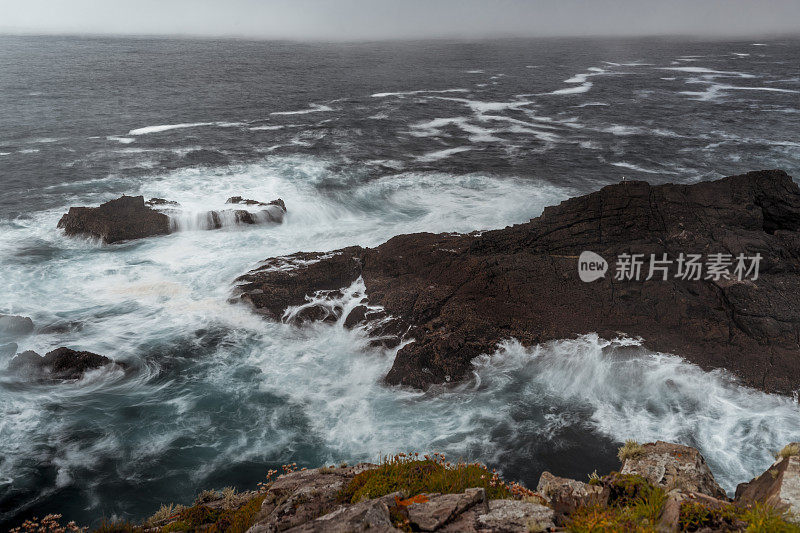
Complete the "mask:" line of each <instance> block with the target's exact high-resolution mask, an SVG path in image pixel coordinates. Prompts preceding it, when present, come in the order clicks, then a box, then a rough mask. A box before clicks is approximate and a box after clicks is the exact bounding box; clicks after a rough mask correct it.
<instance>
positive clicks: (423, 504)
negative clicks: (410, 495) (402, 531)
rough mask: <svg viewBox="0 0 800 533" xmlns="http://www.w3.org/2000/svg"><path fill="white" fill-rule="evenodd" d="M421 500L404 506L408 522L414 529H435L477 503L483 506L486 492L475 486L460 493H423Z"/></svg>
mask: <svg viewBox="0 0 800 533" xmlns="http://www.w3.org/2000/svg"><path fill="white" fill-rule="evenodd" d="M422 500H423V501H420V502H419V503H411V504H410V505H408V506H405V510H406V513H407V516H408V521H409V524H410V526H411V527H412V528H413V529H414V531H437V530H438V529H439V528H441V527H442V526H444V525H445V524H448V523H450V522H452V521H454V520H455V519H456V518H457V517H458V516H459V515H461V514H462V513H463V512H464V511H466V510H468V509H470V508H472V507H475V506H478V505H482V506H483V507H485V506H486V492H485V491H484V490H483V489H481V488H475V489H467V490H466V491H464V492H463V493H461V494H425V495H424V498H422ZM484 512H485V510H484Z"/></svg>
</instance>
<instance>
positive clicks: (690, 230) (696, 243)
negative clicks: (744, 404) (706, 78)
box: [234, 170, 800, 394]
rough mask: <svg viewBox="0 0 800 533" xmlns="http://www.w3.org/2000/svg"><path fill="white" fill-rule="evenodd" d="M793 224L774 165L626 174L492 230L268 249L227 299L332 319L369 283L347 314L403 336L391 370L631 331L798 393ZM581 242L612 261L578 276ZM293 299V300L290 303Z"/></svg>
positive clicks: (423, 382) (423, 369) (437, 369)
mask: <svg viewBox="0 0 800 533" xmlns="http://www.w3.org/2000/svg"><path fill="white" fill-rule="evenodd" d="M798 229H800V189H798V186H797V184H796V183H794V182H793V181H792V178H791V177H790V176H789V175H787V174H786V173H785V172H782V171H779V170H765V171H757V172H749V173H747V174H742V175H738V176H730V177H727V178H723V179H719V180H716V181H712V182H701V183H696V184H692V185H676V184H666V185H658V186H653V185H650V184H648V183H646V182H641V181H628V182H622V183H619V184H616V185H609V186H607V187H604V188H602V189H601V190H599V191H597V192H594V193H591V194H587V195H585V196H580V197H577V198H571V199H569V200H566V201H564V202H562V203H561V204H560V205H557V206H553V207H548V208H546V209H545V210H544V212H543V213H542V215H541V216H540V217H538V218H535V219H533V220H531V221H530V222H527V223H524V224H518V225H515V226H510V227H507V228H504V229H500V230H495V231H486V232H474V233H470V234H466V235H465V234H438V235H436V234H430V233H418V234H413V235H399V236H397V237H394V238H392V239H391V240H389V241H387V242H386V243H384V244H382V245H380V246H377V247H375V248H362V247H358V246H355V247H349V248H343V249H340V250H333V251H324V252H305V253H297V254H294V255H290V256H286V257H277V258H270V259H266V260H265V261H263V262H262V264H261V265H260V266H259V267H258V268H256V269H254V270H252V271H250V272H249V273H247V274H245V275H243V276H241V277H240V278H239V279H237V280H236V283H237V286H236V288H235V291H234V292H235V294H234V300H235V301H242V302H246V303H247V304H249V305H251V306H252V307H253V309H255V310H256V311H257V312H259V313H261V314H263V315H265V316H266V317H268V318H271V319H275V320H281V319H284V320H285V319H286V317H291V319H292V320H295V321H299V322H303V321H307V320H336V319H337V318H338V317H339V315H340V314H341V312H342V311H343V310H342V309H341V308H336V307H335V306H334V307H333V308H331V306H330V305H326V304H325V302H324V300H325V299H326V298H329V299H331V300H333V299H335V298H336V297H338V296H339V295H340V294H341V292H340V291H341V289H342V288H345V287H347V286H348V285H350V284H351V283H354V282H356V281H357V280H362V281H363V283H364V285H365V287H366V295H367V298H366V299H365V300H364V302H362V303H363V305H361V306H358V307H356V308H355V309H354V310H353V311H352V312H351V313H350V315H349V316H347V317H346V324H347V325H348V326H350V327H356V326H358V327H363V328H364V329H365V330H366V331H367V332H368V333H369V334H370V335H371V336H372V337H373V338H375V339H376V341H378V342H381V343H383V344H388V345H397V344H399V343H400V342H401V341H413V342H410V343H407V344H405V345H404V346H403V347H402V348H401V349H400V350H399V352H398V353H397V356H396V359H395V361H394V365H393V367H392V368H391V370H390V371H389V373H388V375H387V376H386V381H387V383H389V384H392V385H405V386H410V387H415V388H420V389H425V388H428V387H430V386H431V385H434V384H443V383H448V382H455V381H459V380H463V379H466V378H468V377H469V376H470V375H471V369H472V366H471V361H472V359H473V358H474V357H476V356H478V355H480V354H482V353H491V352H492V351H493V350H494V349H495V347H496V346H497V344H498V343H499V342H501V341H503V340H506V339H509V338H515V339H517V340H519V341H520V342H521V343H523V344H524V345H534V344H538V343H543V342H547V341H550V340H556V339H563V338H573V337H575V336H576V335H580V334H584V333H590V332H596V333H598V334H599V335H601V336H603V337H606V338H614V337H618V336H620V335H626V336H629V337H634V338H635V337H640V338H642V339H643V341H644V344H645V346H647V347H648V348H650V349H653V350H657V351H663V352H670V353H675V354H678V355H680V356H682V357H685V358H686V359H688V360H689V361H692V362H694V363H696V364H698V365H700V366H701V367H703V368H704V369H707V370H710V369H715V368H724V369H726V370H728V371H730V372H732V373H733V374H735V375H736V376H738V377H739V378H741V380H742V381H743V382H744V383H745V384H747V385H749V386H751V387H755V388H758V389H761V390H764V391H767V392H777V393H782V394H792V393H793V391H795V390H796V389H797V388H798V385H799V384H800V357H798V354H800V302H798V300H797V299H796V298H793V297H792V295H794V294H797V293H798V292H800V262H798V259H800V232H798ZM584 251H591V252H594V253H596V254H598V255H599V256H601V257H602V258H604V259H605V260H606V261H608V262H610V263H611V266H610V267H609V272H607V273H606V275H605V277H602V278H600V279H598V280H596V281H594V282H591V283H585V282H583V281H581V279H580V278H579V275H578V259H579V257H580V254H581V253H582V252H584ZM626 254H627V256H640V257H643V258H648V259H650V258H651V257H653V258H662V257H668V258H671V260H672V265H671V266H670V270H669V272H668V273H669V277H668V279H662V278H661V277H654V278H653V279H650V280H646V279H645V276H646V275H647V274H648V272H647V262H645V264H644V265H642V266H641V269H642V275H641V277H640V278H639V279H621V280H619V279H616V276H615V275H614V271H613V268H614V264H613V260H614V258H620V257H624V256H626ZM681 254H683V255H684V256H688V255H690V254H697V255H701V254H702V255H703V257H714V256H715V254H721V255H722V256H724V257H726V258H730V260H731V261H734V260H735V258H737V257H739V256H742V257H744V256H746V257H756V256H758V257H759V258H760V265H759V267H760V270H759V272H758V276H757V279H750V278H745V279H737V278H736V277H733V276H727V277H718V278H716V279H714V278H713V277H712V278H711V279H709V278H707V277H706V274H705V273H703V274H702V277H701V278H700V279H691V278H690V279H681V278H679V277H678V276H677V275H676V274H677V271H676V269H677V268H679V267H678V265H677V261H676V259H677V258H679V257H681ZM664 277H667V276H666V274H665V275H664ZM311 296H314V300H315V301H317V302H318V304H317V306H316V307H317V308H316V309H315V308H314V306H311V305H309V302H310V301H311ZM298 306H303V309H302V313H301V314H299V315H298V314H297V313H288V312H287V311H288V310H290V309H292V308H297V307H298ZM298 318H299V319H300V320H297V319H298Z"/></svg>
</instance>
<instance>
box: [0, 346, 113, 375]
mask: <svg viewBox="0 0 800 533" xmlns="http://www.w3.org/2000/svg"><path fill="white" fill-rule="evenodd" d="M112 364H115V365H118V366H120V367H121V368H124V366H123V365H122V364H120V363H115V362H114V361H112V360H111V359H109V358H108V357H105V356H103V355H99V354H96V353H92V352H80V351H76V350H71V349H69V348H64V347H62V348H56V349H55V350H53V351H51V352H48V353H47V354H46V355H45V356H44V357H42V356H41V355H39V354H38V353H36V352H33V351H26V352H22V353H21V354H19V355H17V356H16V357H14V359H12V360H11V362H10V363H9V364H8V370H9V371H10V372H13V373H15V374H17V375H19V376H22V377H25V378H28V379H44V380H73V379H80V378H81V377H83V375H84V374H85V373H86V372H88V371H90V370H95V369H97V368H101V367H104V366H106V365H112Z"/></svg>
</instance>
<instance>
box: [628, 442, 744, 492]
mask: <svg viewBox="0 0 800 533" xmlns="http://www.w3.org/2000/svg"><path fill="white" fill-rule="evenodd" d="M620 472H621V473H622V474H635V475H638V476H641V477H643V478H644V479H646V480H647V481H649V482H650V483H652V484H653V485H655V486H657V487H662V488H665V489H667V490H671V489H676V488H677V489H680V490H682V491H686V492H698V493H700V494H706V495H708V496H711V497H713V498H718V499H721V500H727V498H728V497H727V495H726V494H725V491H724V490H722V487H720V486H719V485H718V484H717V482H716V480H715V479H714V475H713V474H712V473H711V469H709V468H708V464H706V460H705V459H704V458H703V456H702V455H701V454H700V452H699V451H697V450H695V449H694V448H691V447H689V446H682V445H680V444H672V443H669V442H663V441H657V442H655V443H653V442H649V443H647V444H644V445H643V446H642V451H641V454H640V455H638V456H637V457H634V458H629V459H626V460H625V461H624V463H623V465H622V469H621V470H620Z"/></svg>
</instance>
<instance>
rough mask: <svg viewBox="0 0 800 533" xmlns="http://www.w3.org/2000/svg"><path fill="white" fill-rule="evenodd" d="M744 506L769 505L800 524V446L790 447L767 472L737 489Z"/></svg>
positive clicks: (788, 446) (738, 497)
mask: <svg viewBox="0 0 800 533" xmlns="http://www.w3.org/2000/svg"><path fill="white" fill-rule="evenodd" d="M735 501H736V503H737V504H740V505H745V506H746V505H751V504H753V503H755V502H765V503H767V504H768V505H770V506H772V507H775V508H777V509H780V510H782V511H786V512H788V513H789V514H790V515H791V516H792V517H793V519H794V520H795V521H797V522H800V443H798V442H793V443H791V444H789V445H787V446H786V447H785V448H784V449H783V451H782V453H781V454H780V455H779V456H778V459H777V460H776V461H775V463H773V465H772V466H770V467H769V468H768V469H767V471H766V472H764V473H763V474H761V475H760V476H758V477H757V478H755V479H753V480H752V481H750V482H748V483H742V484H740V485H739V486H738V487H736V498H735Z"/></svg>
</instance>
